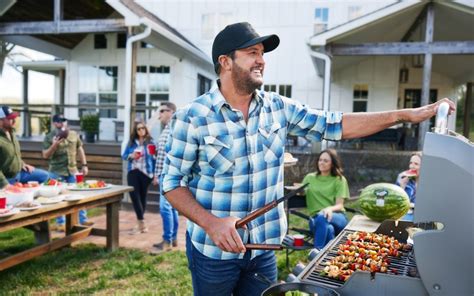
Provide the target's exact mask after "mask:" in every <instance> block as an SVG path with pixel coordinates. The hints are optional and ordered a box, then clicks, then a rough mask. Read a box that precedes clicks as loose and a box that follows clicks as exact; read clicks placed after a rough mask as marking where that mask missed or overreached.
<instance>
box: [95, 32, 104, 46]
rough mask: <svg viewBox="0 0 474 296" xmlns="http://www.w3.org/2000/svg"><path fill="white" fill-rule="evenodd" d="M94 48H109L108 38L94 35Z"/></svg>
mask: <svg viewBox="0 0 474 296" xmlns="http://www.w3.org/2000/svg"><path fill="white" fill-rule="evenodd" d="M94 48H95V49H104V48H107V38H106V37H105V34H95V35H94Z"/></svg>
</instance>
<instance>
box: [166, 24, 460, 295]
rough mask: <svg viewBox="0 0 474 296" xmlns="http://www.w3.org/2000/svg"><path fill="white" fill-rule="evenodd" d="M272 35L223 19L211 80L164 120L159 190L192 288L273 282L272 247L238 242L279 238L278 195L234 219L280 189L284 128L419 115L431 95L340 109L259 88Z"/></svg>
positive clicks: (218, 291)
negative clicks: (178, 229)
mask: <svg viewBox="0 0 474 296" xmlns="http://www.w3.org/2000/svg"><path fill="white" fill-rule="evenodd" d="M278 44H279V38H278V36H276V35H268V36H262V37H260V36H259V35H258V34H257V33H256V32H255V30H254V29H253V28H252V26H251V25H250V24H248V23H236V24H232V25H229V26H227V27H226V28H225V29H224V30H222V31H221V32H220V33H219V34H218V35H217V36H216V38H215V39H214V43H213V48H212V57H213V62H214V65H215V69H216V72H217V74H218V75H219V80H218V88H216V89H214V90H212V91H210V92H208V93H206V94H204V95H202V96H200V97H198V98H197V99H195V100H194V101H193V102H191V103H190V104H189V105H187V106H186V107H185V108H183V109H180V110H178V111H177V112H176V114H175V116H174V117H173V119H172V121H171V125H172V136H171V137H170V140H169V142H168V144H167V147H166V150H167V157H166V160H165V166H164V169H163V172H162V178H163V182H162V190H163V191H164V192H165V195H166V198H167V199H168V200H169V201H170V203H171V204H172V205H173V206H174V207H175V208H176V209H177V210H178V211H179V212H180V213H182V214H183V215H185V216H186V217H188V218H189V222H188V225H187V242H186V249H187V256H188V261H189V269H190V271H191V275H192V280H193V288H194V294H195V295H208V294H209V293H212V295H231V294H233V295H260V294H261V293H262V291H263V290H264V289H266V288H267V287H268V284H267V283H264V282H263V281H261V280H258V278H257V277H256V276H255V274H259V275H260V276H263V277H266V278H267V279H269V280H270V281H272V282H276V279H277V268H276V262H275V255H274V252H273V251H264V250H252V251H250V250H246V248H245V244H246V243H254V244H280V243H281V241H282V238H283V237H284V235H285V233H286V230H287V222H286V217H285V214H284V210H283V205H282V204H280V205H279V206H278V207H276V208H274V209H273V210H271V211H269V212H267V213H265V214H264V215H262V216H260V217H258V218H257V219H255V220H253V221H251V222H250V223H249V224H247V228H246V230H245V232H244V233H242V232H240V234H239V232H238V230H237V229H236V228H235V223H236V221H238V220H239V219H240V218H242V217H244V216H246V215H248V214H249V213H250V212H252V211H255V210H257V209H260V208H261V207H263V206H264V205H265V204H267V203H269V202H272V201H274V200H276V199H277V198H279V197H281V196H282V195H283V154H284V145H285V142H286V137H287V135H288V134H291V135H296V136H305V137H306V138H308V139H310V140H313V141H321V140H322V139H327V140H340V139H342V138H345V139H349V138H356V137H363V136H367V135H370V134H373V133H376V132H377V131H380V130H382V129H385V128H388V127H389V126H391V125H394V124H396V123H399V122H404V121H406V122H420V121H422V120H425V119H427V118H429V117H431V116H433V115H434V114H435V112H436V109H437V106H438V104H439V102H438V103H435V104H432V105H428V106H424V107H421V108H417V109H404V110H397V111H389V112H377V113H348V114H344V115H343V114H342V113H341V112H323V111H318V110H314V109H310V108H308V107H307V106H304V105H302V104H300V103H298V102H297V101H293V100H291V99H288V98H285V97H282V96H280V95H278V94H276V93H267V92H264V91H260V90H259V89H260V87H261V86H262V84H263V71H264V68H265V60H264V59H263V54H264V52H269V51H272V50H273V49H275V48H276V47H277V46H278ZM442 101H447V102H449V104H450V105H451V109H454V104H453V103H452V102H451V101H449V100H447V99H445V100H442ZM442 101H440V102H442ZM211 291H212V292H211Z"/></svg>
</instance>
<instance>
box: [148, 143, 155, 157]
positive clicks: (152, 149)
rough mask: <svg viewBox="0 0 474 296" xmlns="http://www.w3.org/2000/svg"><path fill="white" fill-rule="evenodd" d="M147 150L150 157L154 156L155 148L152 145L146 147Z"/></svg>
mask: <svg viewBox="0 0 474 296" xmlns="http://www.w3.org/2000/svg"><path fill="white" fill-rule="evenodd" d="M146 147H147V149H148V154H150V155H155V154H156V146H155V145H154V144H148V146H146Z"/></svg>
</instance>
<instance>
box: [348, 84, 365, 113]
mask: <svg viewBox="0 0 474 296" xmlns="http://www.w3.org/2000/svg"><path fill="white" fill-rule="evenodd" d="M353 97H354V101H353V105H352V112H367V101H368V98H369V86H368V85H367V84H356V85H354V95H353Z"/></svg>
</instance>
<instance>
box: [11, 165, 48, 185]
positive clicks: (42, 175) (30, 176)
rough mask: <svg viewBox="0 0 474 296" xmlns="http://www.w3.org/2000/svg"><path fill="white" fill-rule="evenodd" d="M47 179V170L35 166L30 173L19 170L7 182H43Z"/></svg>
mask: <svg viewBox="0 0 474 296" xmlns="http://www.w3.org/2000/svg"><path fill="white" fill-rule="evenodd" d="M48 179H49V173H48V172H47V171H45V170H42V169H37V168H35V169H34V170H33V171H32V172H31V173H30V172H27V171H24V170H21V171H20V172H19V173H18V174H17V175H16V176H15V177H13V178H10V179H8V182H9V183H10V184H14V183H15V182H20V183H28V182H29V181H36V182H39V183H43V182H46V180H48Z"/></svg>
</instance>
